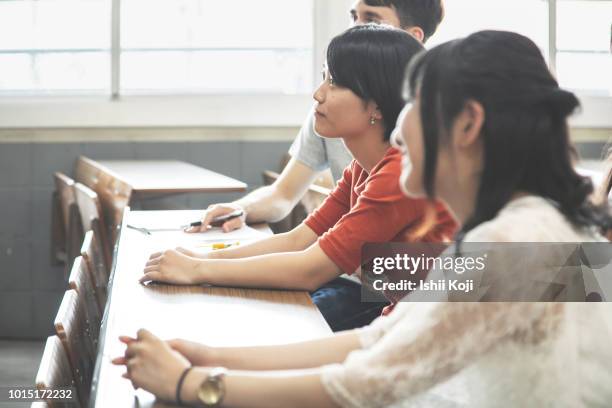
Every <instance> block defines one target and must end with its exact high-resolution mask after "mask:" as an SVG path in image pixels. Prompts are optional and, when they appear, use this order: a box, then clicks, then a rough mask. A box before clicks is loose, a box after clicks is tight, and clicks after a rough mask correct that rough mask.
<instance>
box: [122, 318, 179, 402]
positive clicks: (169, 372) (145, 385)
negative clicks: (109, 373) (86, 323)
mask: <svg viewBox="0 0 612 408" xmlns="http://www.w3.org/2000/svg"><path fill="white" fill-rule="evenodd" d="M119 340H120V341H121V342H122V343H125V344H126V345H127V348H126V350H125V355H124V356H123V357H117V358H115V359H114V360H113V364H115V365H124V366H125V367H126V368H127V372H126V373H125V374H124V375H123V377H124V378H127V379H128V380H130V381H131V382H132V385H133V386H134V388H142V389H144V390H147V391H149V392H151V393H153V394H155V395H156V396H157V397H159V398H160V399H162V400H165V401H175V400H176V385H177V383H178V380H179V377H180V376H181V374H182V373H183V371H184V370H185V369H186V368H187V367H189V366H190V364H189V361H187V359H186V358H185V357H183V356H182V355H181V354H180V353H179V352H177V351H175V350H173V349H172V348H171V347H170V345H169V344H168V343H166V342H165V341H163V340H161V339H159V338H157V337H156V336H154V335H153V334H151V333H150V332H148V331H146V330H144V329H141V330H139V331H138V336H137V338H135V339H134V338H131V337H126V336H122V337H120V338H119Z"/></svg>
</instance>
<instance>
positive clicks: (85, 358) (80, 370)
mask: <svg viewBox="0 0 612 408" xmlns="http://www.w3.org/2000/svg"><path fill="white" fill-rule="evenodd" d="M54 324H55V332H56V334H57V336H58V337H59V338H60V340H61V341H62V344H63V346H64V350H65V351H66V354H67V355H68V361H69V362H70V367H71V368H72V375H73V377H74V380H75V385H76V390H77V394H78V396H79V400H80V402H81V405H82V406H86V405H87V404H88V402H89V393H90V390H91V381H92V377H93V370H94V363H95V356H96V352H95V350H94V349H93V348H92V347H91V345H90V343H89V341H88V336H87V318H86V311H85V308H84V307H83V303H82V302H80V301H79V295H78V293H77V291H76V290H73V289H71V290H67V291H66V293H65V294H64V298H63V299H62V303H61V304H60V308H59V311H58V312H57V316H56V317H55V322H54Z"/></svg>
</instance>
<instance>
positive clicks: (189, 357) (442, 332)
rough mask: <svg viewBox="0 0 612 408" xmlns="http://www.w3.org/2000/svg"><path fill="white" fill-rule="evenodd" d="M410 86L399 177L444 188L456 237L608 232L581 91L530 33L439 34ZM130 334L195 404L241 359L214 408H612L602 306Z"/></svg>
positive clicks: (416, 309) (609, 330) (132, 367)
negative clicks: (577, 142) (342, 326)
mask: <svg viewBox="0 0 612 408" xmlns="http://www.w3.org/2000/svg"><path fill="white" fill-rule="evenodd" d="M408 84H409V85H410V88H409V93H408V94H409V96H410V98H411V99H412V101H411V102H412V103H410V104H409V105H408V106H407V107H406V109H405V111H404V114H403V116H402V117H401V119H400V121H399V123H398V128H397V132H396V134H395V139H396V143H397V144H398V145H400V147H401V148H403V149H405V150H406V153H407V155H408V156H409V160H406V166H405V167H406V169H405V170H406V171H405V172H404V175H403V176H402V180H401V184H402V186H403V187H404V189H405V192H406V194H408V195H416V196H423V195H428V196H429V197H439V198H442V199H443V200H445V201H446V202H447V203H448V204H449V206H450V208H451V209H452V210H453V212H454V213H455V215H456V217H457V218H458V220H460V221H461V222H462V224H463V226H464V227H463V230H462V232H461V234H460V235H459V236H458V240H459V241H464V242H592V241H600V240H602V238H601V236H600V235H599V234H598V232H597V230H598V228H600V227H609V226H610V216H609V213H608V211H607V209H604V208H597V207H595V206H593V205H591V204H590V203H589V200H588V196H589V194H590V193H591V192H592V186H591V184H590V183H589V182H588V181H587V180H584V179H583V178H581V177H580V176H578V175H577V174H576V173H575V171H574V170H573V168H572V163H571V159H570V144H569V137H568V130H567V124H566V118H567V116H568V115H569V114H570V113H571V112H572V111H573V110H574V109H575V108H576V107H577V105H578V101H577V100H576V98H575V97H574V95H573V94H571V93H568V92H565V91H562V90H560V89H559V87H558V85H557V82H556V81H555V80H554V78H553V77H552V75H551V74H550V72H549V71H548V69H547V67H546V64H545V62H544V59H543V57H542V55H541V53H540V51H539V50H538V48H537V47H536V45H535V44H533V42H531V41H530V40H528V39H527V38H525V37H522V36H520V35H518V34H513V33H507V32H492V31H486V32H479V33H476V34H473V35H471V36H470V37H467V38H466V39H463V40H458V41H455V42H451V43H447V44H443V45H441V46H438V47H436V48H434V49H432V50H431V51H429V52H427V53H426V54H425V55H424V56H423V57H422V58H420V59H419V60H418V62H417V63H416V64H414V65H413V66H412V67H411V70H410V74H409V78H408ZM409 163H412V166H410V165H409ZM122 341H123V342H125V343H126V344H128V347H127V350H126V354H125V356H124V357H121V358H118V359H116V360H115V363H116V364H125V365H127V367H128V373H127V374H126V377H127V378H129V379H130V380H131V381H132V383H133V384H134V385H135V386H137V387H142V388H144V389H147V390H149V391H151V392H153V393H154V394H155V395H157V396H158V397H159V398H161V399H165V400H170V401H174V400H175V398H176V397H175V396H176V391H177V390H176V388H177V382H178V379H179V377H180V376H181V374H182V373H184V372H185V369H186V368H187V367H188V366H189V365H193V366H197V367H198V368H195V369H193V370H191V371H189V374H188V375H187V377H186V378H185V381H184V383H183V384H182V387H181V388H180V390H179V393H180V397H181V400H182V401H184V402H189V403H198V402H201V400H199V399H198V397H197V391H198V389H199V387H201V384H206V383H207V381H210V373H211V370H210V369H209V368H206V367H217V366H221V367H226V368H228V369H230V371H228V372H227V373H226V375H225V377H224V378H223V379H222V380H221V381H222V382H223V384H224V391H223V392H221V394H222V395H220V397H221V398H222V401H221V403H220V405H214V406H231V407H247V406H248V407H335V406H342V407H413V406H423V407H432V406H433V407H447V406H470V407H552V406H554V407H585V406H588V407H609V406H612V308H610V307H608V306H607V304H606V303H597V304H595V303H589V304H587V303H518V302H517V303H401V304H400V305H398V306H397V307H396V309H395V310H394V311H393V312H392V313H391V314H390V315H389V316H387V317H381V318H379V319H377V320H376V321H375V322H374V323H373V324H371V325H370V326H367V327H364V328H362V329H359V330H353V331H349V332H343V333H339V334H336V335H334V336H331V337H329V338H324V339H320V340H316V341H310V342H305V343H299V344H291V345H284V346H269V347H253V348H211V347H207V346H204V345H200V344H194V343H190V342H187V341H184V340H173V341H168V342H164V341H162V340H160V339H158V338H156V337H155V336H153V335H152V334H151V333H148V332H146V331H144V330H141V331H140V332H139V333H138V337H137V338H136V339H132V338H127V337H126V338H123V339H122ZM215 378H217V377H215ZM208 406H213V405H208Z"/></svg>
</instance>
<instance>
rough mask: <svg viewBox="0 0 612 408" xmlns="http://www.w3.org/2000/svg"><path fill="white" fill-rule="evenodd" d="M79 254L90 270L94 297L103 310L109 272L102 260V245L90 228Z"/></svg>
mask: <svg viewBox="0 0 612 408" xmlns="http://www.w3.org/2000/svg"><path fill="white" fill-rule="evenodd" d="M81 256H82V257H83V259H84V261H85V262H86V263H87V267H88V268H89V271H90V272H91V277H92V283H93V286H94V289H95V292H96V299H97V300H98V305H99V306H100V311H101V312H103V311H104V306H105V305H106V298H107V293H108V278H109V273H108V268H107V266H106V263H105V260H104V254H103V250H102V246H101V243H100V240H99V239H98V237H97V235H96V233H95V231H93V230H92V231H89V232H87V234H85V238H84V239H83V246H82V247H81Z"/></svg>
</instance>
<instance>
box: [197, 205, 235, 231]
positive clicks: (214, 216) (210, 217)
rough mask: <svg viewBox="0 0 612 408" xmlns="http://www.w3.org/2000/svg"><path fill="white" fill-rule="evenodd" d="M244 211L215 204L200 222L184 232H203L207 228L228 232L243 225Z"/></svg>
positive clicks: (231, 206)
mask: <svg viewBox="0 0 612 408" xmlns="http://www.w3.org/2000/svg"><path fill="white" fill-rule="evenodd" d="M245 221H246V215H245V212H244V210H243V209H242V208H241V207H239V206H237V205H234V204H217V205H214V206H211V207H209V209H208V210H207V211H206V213H205V214H204V217H202V220H201V221H196V222H192V223H191V224H190V225H189V227H188V228H187V229H186V230H185V231H186V232H190V233H195V232H205V231H207V230H208V228H209V227H221V228H223V231H224V232H230V231H233V230H235V229H238V228H241V227H242V226H243V225H245Z"/></svg>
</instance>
